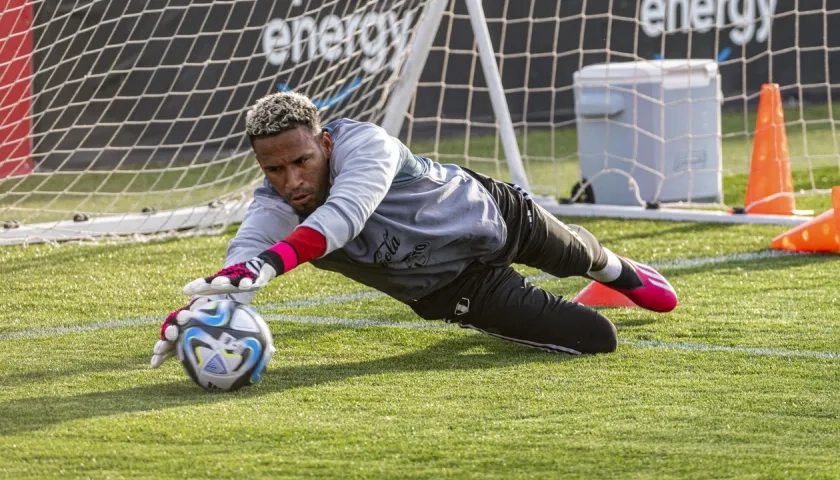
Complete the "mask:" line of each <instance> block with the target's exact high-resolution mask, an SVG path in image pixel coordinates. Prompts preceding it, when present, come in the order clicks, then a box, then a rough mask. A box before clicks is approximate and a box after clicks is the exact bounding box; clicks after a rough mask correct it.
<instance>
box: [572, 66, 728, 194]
mask: <svg viewBox="0 0 840 480" xmlns="http://www.w3.org/2000/svg"><path fill="white" fill-rule="evenodd" d="M574 90H575V110H576V116H577V135H578V154H579V157H580V171H581V176H582V177H583V179H584V180H589V181H591V182H592V183H591V187H592V192H591V193H592V194H594V203H596V204H606V205H639V201H638V200H637V198H636V194H635V192H634V188H635V186H634V184H633V181H634V180H635V183H636V184H638V190H639V191H638V193H639V196H640V197H641V199H642V201H643V202H650V203H656V202H681V201H685V202H700V203H718V202H722V200H723V192H722V180H721V136H720V131H721V130H720V106H721V103H722V99H723V94H722V93H721V88H720V74H719V73H718V68H717V63H716V62H714V61H713V60H654V61H639V62H620V63H615V62H613V63H608V64H598V65H589V66H587V67H584V68H583V69H581V70H580V71H578V72H575V74H574ZM605 169H614V170H615V171H614V172H611V173H602V172H603V171H604V170H605ZM599 173H600V175H598V174H599ZM596 175H597V176H596Z"/></svg>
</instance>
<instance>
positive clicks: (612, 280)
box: [586, 248, 644, 290]
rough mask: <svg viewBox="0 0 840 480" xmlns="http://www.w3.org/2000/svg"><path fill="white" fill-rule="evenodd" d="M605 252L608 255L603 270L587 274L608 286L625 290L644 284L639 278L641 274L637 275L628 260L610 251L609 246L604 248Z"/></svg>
mask: <svg viewBox="0 0 840 480" xmlns="http://www.w3.org/2000/svg"><path fill="white" fill-rule="evenodd" d="M604 254H605V255H606V256H607V266H606V267H604V268H603V269H601V270H596V271H590V272H589V273H587V274H586V276H588V277H589V278H591V279H592V280H597V281H598V282H601V283H603V284H604V285H607V286H608V287H613V288H620V289H624V290H629V289H632V288H638V287H641V286H642V285H644V284H643V283H642V281H641V280H640V279H639V276H638V275H636V270H635V269H633V266H632V265H630V264H629V263H627V261H626V260H624V259H623V258H621V257H619V256H618V255H616V254H614V253H613V252H611V251H609V250H608V249H607V248H604Z"/></svg>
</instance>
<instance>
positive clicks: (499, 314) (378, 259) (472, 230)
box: [152, 92, 677, 367]
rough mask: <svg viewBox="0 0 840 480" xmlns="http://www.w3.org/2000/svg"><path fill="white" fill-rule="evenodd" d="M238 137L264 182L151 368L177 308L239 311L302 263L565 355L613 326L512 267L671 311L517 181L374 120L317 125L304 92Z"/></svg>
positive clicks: (604, 340)
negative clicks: (596, 285) (446, 155)
mask: <svg viewBox="0 0 840 480" xmlns="http://www.w3.org/2000/svg"><path fill="white" fill-rule="evenodd" d="M246 132H247V134H248V136H249V137H250V140H251V145H252V147H253V150H254V153H255V154H256V159H257V162H258V163H259V165H260V168H261V169H262V171H263V173H265V181H264V183H263V185H262V186H261V187H259V188H257V189H256V191H255V192H254V201H253V202H252V204H251V205H250V207H249V208H248V211H247V214H246V216H245V219H244V221H243V222H242V225H241V226H240V228H239V230H238V232H237V233H236V236H235V237H234V238H233V239H232V240H231V241H230V243H229V245H228V248H227V256H226V259H225V263H224V268H223V269H222V270H221V271H219V272H217V273H215V274H213V275H210V276H208V277H206V278H200V279H197V280H195V281H193V282H190V283H189V284H187V285H186V286H185V287H184V293H186V294H190V295H194V298H193V301H192V302H191V303H190V305H189V306H188V307H184V308H182V309H180V310H177V311H175V312H172V313H171V314H170V315H169V316H168V317H167V319H166V320H165V321H164V323H163V325H162V327H161V335H160V340H159V341H158V342H157V343H156V344H155V347H154V356H153V357H152V366H153V367H158V366H160V365H161V364H162V363H163V362H164V361H165V360H166V359H167V358H169V357H171V356H172V355H173V353H174V350H175V348H174V345H175V342H174V341H175V340H176V339H177V337H178V328H177V325H176V323H177V317H178V313H179V312H181V311H184V310H189V309H190V308H195V307H196V306H197V305H200V304H201V303H202V302H206V301H208V298H220V297H226V298H231V299H233V300H237V301H240V302H245V303H247V302H249V301H250V300H251V299H252V298H253V296H254V294H255V292H256V290H258V289H260V288H262V287H264V286H265V285H266V284H267V283H268V282H269V281H271V280H272V279H273V278H274V277H276V276H278V275H282V274H284V273H286V272H288V271H290V270H292V269H293V268H295V267H296V266H298V265H300V264H302V263H305V262H310V263H312V264H313V265H314V266H315V267H317V268H321V269H324V270H331V271H335V272H338V273H341V274H342V275H344V276H346V277H348V278H351V279H353V280H355V281H357V282H359V283H362V284H364V285H367V286H369V287H372V288H375V289H376V290H379V291H381V292H383V293H385V294H387V295H389V296H391V297H393V298H395V299H397V300H399V301H401V302H403V303H405V304H407V305H408V306H409V307H411V308H412V309H413V310H414V311H415V312H416V313H417V314H418V315H419V316H420V317H422V318H424V319H427V320H445V321H447V322H456V323H458V324H459V325H460V326H462V327H468V328H473V329H475V330H478V331H481V332H484V333H486V334H489V335H492V336H495V337H498V338H502V339H505V340H509V341H511V342H516V343H520V344H523V345H527V346H531V347H537V348H541V349H545V350H549V351H554V352H566V353H571V354H579V353H599V352H611V351H613V350H615V349H616V345H617V339H616V330H615V326H614V325H613V324H612V322H610V320H608V319H607V318H606V317H604V316H603V315H602V314H601V313H599V312H598V311H596V310H594V309H592V308H590V307H587V306H584V305H581V304H579V303H575V302H570V301H567V300H565V299H563V298H561V297H558V296H556V295H553V294H551V293H549V292H546V291H545V290H543V289H541V288H539V287H536V286H534V285H531V284H529V283H528V282H527V281H526V279H525V278H524V277H523V276H522V275H520V274H519V273H517V272H516V271H515V270H514V269H513V268H511V264H512V263H520V264H524V265H528V266H531V267H535V268H538V269H540V270H542V271H544V272H546V273H549V274H551V275H554V276H556V277H570V276H583V277H586V278H590V279H593V280H596V281H598V282H601V283H603V284H604V285H606V286H608V287H610V288H612V289H614V290H617V291H618V292H621V293H623V294H624V295H626V296H627V297H629V298H630V299H631V300H633V301H634V302H635V303H636V304H637V305H639V306H641V307H644V308H646V309H649V310H653V311H657V312H667V311H670V310H672V309H673V308H675V307H676V305H677V297H676V293H675V292H674V289H673V288H672V287H671V285H670V284H669V283H668V282H667V280H665V279H664V278H663V277H662V276H661V275H660V274H659V273H657V272H656V271H655V270H653V269H652V268H651V267H648V266H645V265H642V264H638V263H635V262H633V261H631V260H629V259H626V258H623V257H620V256H618V255H616V254H614V253H613V252H611V251H609V250H608V249H607V248H605V247H603V246H602V245H601V244H600V243H599V242H598V240H597V239H596V238H595V237H594V236H593V235H592V234H591V233H590V232H588V231H587V230H585V229H583V228H581V227H579V226H575V225H566V224H564V223H562V222H560V221H559V220H557V219H556V218H555V217H554V216H552V215H551V214H549V213H548V212H546V211H545V210H544V209H543V208H541V207H540V206H539V205H537V204H536V203H535V202H534V201H533V200H532V199H531V198H530V197H529V195H528V193H527V192H525V191H523V190H522V189H521V188H519V187H518V186H516V185H511V184H507V183H502V182H499V181H496V180H494V179H492V178H488V177H486V176H484V175H481V174H478V173H475V172H472V171H470V170H468V169H466V168H463V167H459V166H456V165H449V164H439V163H436V162H433V161H431V160H429V159H427V158H423V157H419V156H417V155H413V154H412V153H411V152H410V151H409V150H408V148H407V147H406V146H405V145H403V144H402V143H401V142H400V141H399V140H397V139H395V138H393V137H391V136H389V135H388V134H387V133H386V132H385V131H384V130H383V129H382V128H380V127H378V126H376V125H374V124H372V123H363V122H357V121H353V120H349V119H339V120H335V121H333V122H330V123H328V124H327V125H324V126H323V127H322V126H321V124H320V119H319V116H318V112H317V110H316V108H315V106H314V105H313V104H312V102H311V101H310V100H309V99H308V98H307V97H305V96H303V95H300V94H297V93H293V92H282V93H275V94H271V95H268V96H266V97H264V98H262V99H260V100H259V101H258V102H257V103H256V104H255V105H253V106H252V107H251V109H250V110H249V111H248V113H247V116H246ZM184 315H187V313H186V312H185V314H184ZM187 316H188V315H187ZM183 318H184V316H183V315H182V319H183Z"/></svg>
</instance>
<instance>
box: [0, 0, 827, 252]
mask: <svg viewBox="0 0 840 480" xmlns="http://www.w3.org/2000/svg"><path fill="white" fill-rule="evenodd" d="M0 5H2V6H3V8H2V9H1V10H0V119H2V122H0V221H2V222H3V228H2V230H0V244H2V243H21V242H24V243H25V242H37V241H53V240H65V239H81V240H85V239H94V238H97V239H101V238H106V239H126V238H127V239H129V240H138V239H147V238H156V237H159V236H163V235H192V234H197V233H208V232H210V233H215V232H220V231H223V230H224V229H225V228H226V227H227V226H228V225H230V224H232V223H235V222H237V221H239V220H240V219H241V218H242V214H243V213H244V210H245V208H246V207H247V205H248V203H249V201H250V195H251V192H252V190H253V188H254V186H255V185H257V184H258V183H259V182H260V181H261V179H262V175H261V172H260V171H259V168H258V167H257V165H256V162H255V161H254V159H253V156H252V153H251V151H250V145H249V144H248V140H247V138H246V137H245V136H244V113H245V111H246V110H247V108H248V107H249V106H250V105H251V104H252V103H253V102H254V101H256V100H257V99H258V98H260V97H261V96H263V95H266V94H268V93H271V92H276V91H278V90H283V89H293V90H296V91H300V92H302V93H305V94H307V95H309V96H310V97H312V98H313V99H314V101H315V103H316V105H317V106H318V107H319V108H320V109H321V112H322V115H323V117H324V121H329V120H330V119H333V118H338V117H344V116H347V117H353V118H356V119H359V120H367V121H372V122H376V123H380V124H382V125H383V126H385V127H386V128H387V129H389V131H391V132H392V134H394V135H396V136H398V137H399V138H400V139H401V140H403V141H404V142H405V143H406V144H408V145H409V146H410V147H411V148H412V150H413V151H414V152H415V153H417V154H419V155H424V156H428V157H430V158H433V159H435V160H438V161H442V162H452V163H459V164H462V165H465V166H467V167H470V168H473V169H475V170H477V171H481V172H484V173H488V174H490V175H492V176H494V177H497V178H500V179H503V180H511V181H515V182H517V183H523V184H525V185H524V186H526V187H527V188H529V189H530V190H531V191H532V192H534V193H535V194H539V195H542V196H543V199H544V200H547V201H546V205H549V206H551V208H553V211H554V212H555V213H570V214H576V213H578V212H588V211H587V210H582V209H583V208H586V206H587V205H589V204H587V203H586V202H593V201H594V202H595V204H594V205H593V206H595V207H600V206H603V207H605V208H611V209H610V210H600V211H597V212H596V213H604V214H609V215H613V216H616V215H618V216H627V217H628V218H632V217H633V216H634V215H636V214H635V213H634V212H635V211H636V210H634V209H642V210H645V208H644V206H645V205H648V206H653V205H666V206H669V205H670V206H679V207H681V208H686V207H692V208H698V209H700V210H701V211H706V210H709V209H714V210H716V211H725V210H726V209H728V208H729V207H736V206H743V205H744V203H745V194H746V191H747V185H748V183H749V180H750V173H751V169H752V159H753V156H754V148H753V147H754V143H755V138H756V135H755V134H756V121H757V120H758V116H757V112H758V106H759V103H760V100H761V96H762V95H761V91H762V85H764V84H767V83H773V84H777V85H778V86H779V94H780V97H779V98H780V99H781V103H782V106H783V110H782V111H783V122H784V128H783V129H782V131H783V132H784V133H786V138H785V139H784V140H785V146H786V147H787V148H786V152H785V153H787V154H788V157H789V167H790V170H791V171H792V180H793V194H794V195H795V196H796V207H797V208H798V209H806V210H807V209H812V210H815V211H821V210H823V209H825V208H828V207H829V206H830V205H829V204H828V203H827V202H828V201H827V198H828V196H827V195H823V194H824V193H827V192H828V189H829V188H830V187H831V186H833V185H835V184H838V183H840V181H838V179H840V163H838V162H840V161H838V158H840V157H838V148H839V147H838V142H837V136H836V129H835V118H836V116H837V114H836V113H835V109H834V108H833V103H832V102H833V100H832V99H833V94H834V88H835V85H836V84H837V81H836V80H837V75H838V74H840V73H838V71H837V69H838V68H840V59H838V58H837V55H838V54H837V50H838V47H840V38H838V36H840V9H838V8H835V9H832V8H830V7H829V6H828V5H829V3H827V2H824V1H806V0H800V1H798V2H778V0H738V1H735V0H641V1H639V2H618V1H603V2H601V1H597V2H596V1H586V0H583V1H580V0H578V1H560V0H546V1H543V0H540V1H533V2H517V1H512V0H484V1H483V2H481V1H479V0H388V1H380V2H375V1H363V0H352V1H345V0H284V1H279V2H268V1H264V0H215V1H211V0H142V1H140V0H126V1H123V2H107V1H102V0H75V1H59V0H0ZM471 5H472V8H470V6H471ZM476 5H479V6H483V11H482V10H481V9H479V8H476ZM485 34H486V36H484V35H485ZM482 46H483V47H482ZM487 47H489V48H487ZM488 60H489V61H488ZM660 60H664V61H665V63H662V62H661V61H660ZM687 60H690V61H692V62H700V63H699V64H702V65H703V66H702V68H707V69H708V70H707V71H708V72H710V73H709V77H708V78H709V79H711V80H710V82H709V83H708V84H706V83H703V82H705V80H704V79H703V78H702V75H700V76H697V75H695V73H696V72H697V71H696V70H691V69H689V70H690V71H689V74H687V75H683V76H684V77H685V78H684V79H683V80H680V82H683V81H684V83H680V82H677V83H678V84H679V85H677V88H673V89H670V90H669V89H667V88H664V87H662V85H661V84H662V83H663V82H664V80H663V78H664V76H666V73H663V72H664V69H663V68H662V65H677V64H678V63H679V62H683V63H686V62H687ZM832 60H833V62H832ZM631 62H632V63H631ZM667 62H677V64H673V63H671V64H668V63H667ZM491 63H492V65H491ZM699 64H698V65H699ZM832 64H833V65H834V66H833V67H832ZM599 65H600V67H599ZM627 65H632V68H630V69H629V70H628V67H627ZM692 65H693V64H692ZM593 68H594V69H595V70H591V69H593ZM598 68H601V70H597V69H598ZM692 68H693V67H692ZM587 69H590V70H587ZM677 70H680V69H679V68H677ZM682 70H683V71H684V70H685V68H683V69H682ZM586 72H589V73H592V72H595V74H594V75H590V74H588V73H586ZM640 72H641V74H644V75H647V77H646V78H647V79H648V83H651V84H654V87H653V89H649V90H645V88H648V87H650V85H648V84H647V83H645V82H643V81H641V80H640V78H641V76H640V75H641V74H640ZM651 72H653V73H651ZM712 73H714V74H712ZM605 78H606V79H607V80H606V81H604V82H602V83H605V85H603V89H602V90H599V92H600V93H598V94H597V95H596V96H595V97H597V98H600V101H599V102H600V105H598V108H595V109H594V110H589V116H588V117H586V118H580V116H576V112H579V111H582V110H586V108H588V107H587V106H586V102H585V101H584V100H585V98H584V97H586V95H584V94H586V93H587V91H586V89H585V88H583V87H585V86H586V85H588V84H587V83H586V82H590V84H591V85H595V84H597V83H598V81H603V80H604V79H605ZM615 78H619V79H623V80H627V79H628V78H629V79H630V81H623V82H622V81H614V80H615ZM499 80H500V82H498V81H499ZM592 82H594V83H592ZM666 83H667V82H666ZM700 84H703V85H711V87H712V88H711V91H713V92H714V91H715V87H716V86H719V92H720V93H719V95H716V94H708V93H703V92H700V93H698V92H697V91H694V89H693V88H694V87H697V86H698V85H700ZM591 85H590V86H591ZM643 87H644V88H643ZM599 88H600V87H599ZM671 90H673V92H671V93H675V92H676V93H681V94H685V92H689V95H688V96H687V97H685V96H683V97H671V96H669V95H671V93H669V92H670V91H671ZM494 92H496V93H500V92H503V95H501V96H499V95H496V94H494ZM590 97H591V96H590ZM500 100H501V101H500ZM599 102H596V103H599ZM616 102H618V103H616ZM717 106H719V110H720V115H719V116H718V115H717V113H716V112H717V110H718V108H717ZM599 108H600V109H601V110H604V111H601V110H599ZM616 109H617V110H616ZM674 111H678V112H679V115H677V114H675V113H673V112H674ZM675 119H689V120H675ZM646 121H647V123H645V122H646ZM593 132H595V133H593ZM774 145H776V147H778V146H779V145H781V144H778V145H777V144H774ZM675 146H676V147H678V148H676V147H675ZM775 153H778V152H775ZM777 156H778V155H777ZM774 158H775V157H774ZM786 163H787V162H786ZM774 172H775V170H774ZM781 173H784V172H781ZM781 173H780V174H779V175H781ZM779 175H776V177H779ZM776 180H777V181H781V182H782V183H784V179H783V178H782V179H779V178H776ZM610 182H613V183H610ZM618 191H620V192H621V194H620V195H615V196H611V193H614V192H618ZM603 192H607V193H603ZM675 192H676V193H675ZM570 197H571V200H568V201H564V200H563V199H567V198H570ZM554 200H560V202H559V203H556V202H554ZM569 202H572V203H573V204H568V203H569ZM613 206H615V208H612V207H613ZM564 209H565V210H564ZM648 210H649V209H648ZM665 213H667V212H665ZM586 214H589V213H586ZM749 216H750V215H743V217H749ZM794 217H795V216H791V218H794ZM675 218H677V217H675ZM699 218H700V219H702V217H699ZM795 218H799V217H795ZM795 221H796V220H795Z"/></svg>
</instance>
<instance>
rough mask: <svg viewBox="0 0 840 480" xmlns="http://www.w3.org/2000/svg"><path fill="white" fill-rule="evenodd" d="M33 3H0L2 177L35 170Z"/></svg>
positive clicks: (8, 0) (17, 0)
mask: <svg viewBox="0 0 840 480" xmlns="http://www.w3.org/2000/svg"><path fill="white" fill-rule="evenodd" d="M31 112H32V0H0V178H4V177H8V176H19V175H27V174H29V173H30V172H31V171H32V140H31V131H32V116H31Z"/></svg>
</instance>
